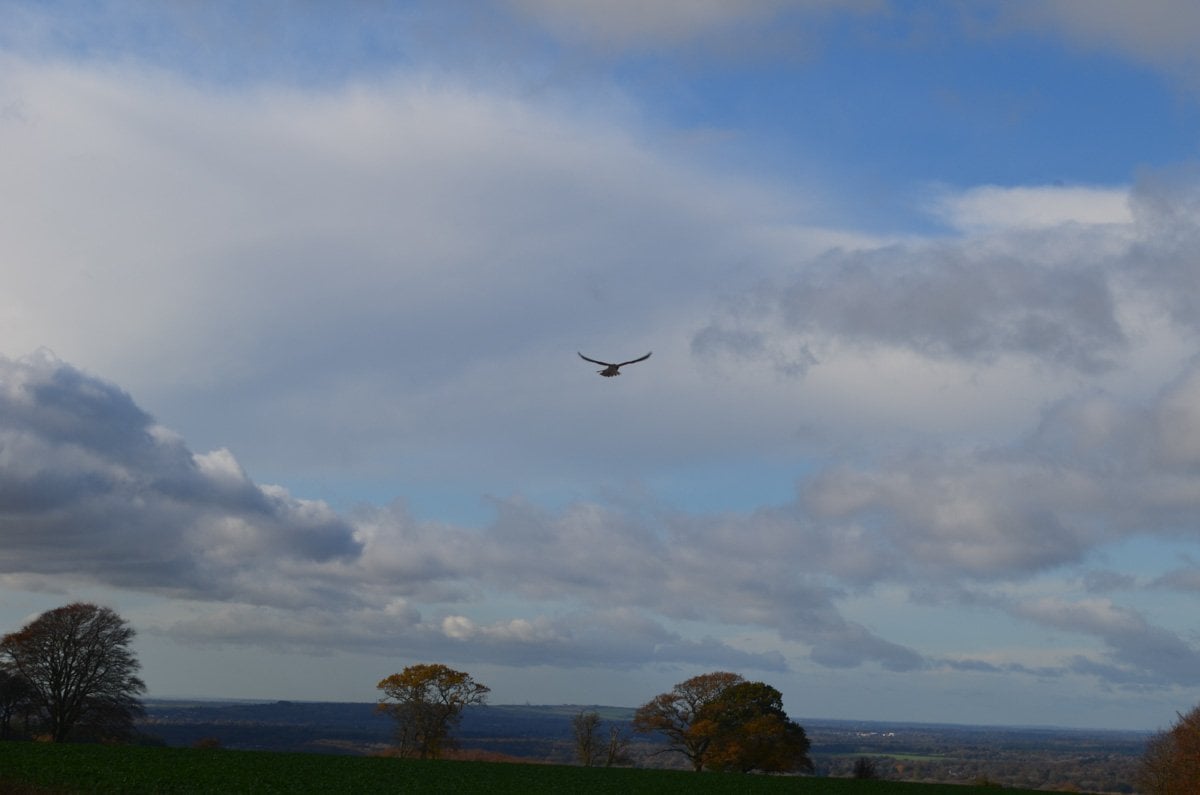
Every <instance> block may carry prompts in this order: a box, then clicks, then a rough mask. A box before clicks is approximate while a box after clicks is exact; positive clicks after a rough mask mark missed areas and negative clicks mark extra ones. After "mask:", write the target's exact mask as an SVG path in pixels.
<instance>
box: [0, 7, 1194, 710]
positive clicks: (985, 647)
mask: <svg viewBox="0 0 1200 795" xmlns="http://www.w3.org/2000/svg"><path fill="white" fill-rule="evenodd" d="M0 19H3V20H4V21H3V22H0V67H2V68H0V186H2V187H0V202H2V203H3V206H2V207H0V280H2V283H3V285H4V289H3V290H0V340H3V342H2V347H0V537H3V539H4V543H3V544H2V545H0V549H2V550H3V552H2V553H0V619H2V620H3V622H4V623H5V624H6V625H8V626H10V627H11V628H14V629H15V628H17V627H19V626H20V624H21V623H22V622H23V621H25V620H26V619H28V618H30V617H32V616H33V615H36V614H37V613H38V612H40V611H42V610H45V609H48V608H51V607H54V606H57V605H59V604H62V603H64V602H66V601H68V600H74V599H87V600H92V601H99V602H103V603H105V604H108V605H111V606H112V607H114V608H116V609H117V610H119V611H120V612H121V613H122V614H123V615H125V616H126V617H127V618H128V619H129V620H130V621H131V622H132V623H133V624H134V626H135V627H136V628H137V629H138V631H139V637H138V651H139V654H140V656H141V659H142V661H143V663H144V666H145V670H144V674H145V676H144V678H145V679H146V681H147V683H148V684H149V686H150V690H151V693H152V694H153V695H159V696H168V695H190V696H195V695H204V696H214V697H219V696H231V697H248V698H254V697H261V698H289V699H338V700H372V699H373V698H374V697H375V695H376V693H375V690H374V684H375V682H377V681H378V680H379V679H381V678H382V677H384V676H386V675H387V674H389V673H392V672H393V671H396V670H399V669H400V668H402V667H403V666H405V665H408V664H411V663H415V662H425V661H430V660H435V661H441V662H446V663H449V664H452V665H455V666H457V667H461V668H464V669H466V670H469V671H471V672H472V673H473V674H475V675H476V678H478V679H479V680H480V681H483V682H485V683H486V684H488V685H489V686H491V687H492V689H493V696H494V700H495V701H497V702H501V703H503V702H524V701H530V702H544V703H563V702H574V703H610V704H622V705H637V704H640V703H642V702H644V701H646V700H648V699H649V698H651V697H652V696H654V695H655V694H657V693H659V692H662V691H663V690H666V689H668V688H669V687H670V686H671V685H672V684H674V683H675V682H678V681H680V680H682V679H684V678H687V677H688V676H691V675H694V674H696V673H702V672H706V671H712V670H736V671H738V672H740V673H742V674H743V675H746V676H747V677H750V678H755V679H762V680H764V681H768V682H770V683H771V684H773V685H775V686H776V687H778V688H779V689H780V690H781V691H782V692H783V693H784V695H785V702H786V706H787V708H788V710H789V712H790V713H792V714H794V715H796V716H800V717H804V716H809V717H833V718H865V719H880V720H914V721H957V722H966V723H1019V724H1056V725H1072V726H1107V727H1118V728H1156V727H1161V726H1165V725H1168V724H1169V723H1170V722H1171V721H1172V720H1173V719H1174V717H1175V713H1176V711H1178V710H1183V709H1187V708H1190V707H1191V706H1192V705H1194V704H1195V703H1196V702H1197V701H1200V673H1198V672H1200V640H1198V634H1197V630H1198V625H1197V623H1196V619H1195V613H1196V611H1195V605H1196V599H1197V595H1198V594H1200V544H1198V543H1197V541H1198V540H1200V536H1198V532H1197V531H1198V528H1197V525H1196V520H1195V517H1196V516H1197V515H1198V513H1197V508H1198V507H1200V477H1198V476H1200V409H1197V408H1195V407H1196V406H1198V405H1200V359H1198V358H1197V341H1198V334H1200V276H1198V274H1200V270H1198V268H1197V265H1196V263H1195V260H1194V254H1193V252H1194V251H1195V250H1197V245H1196V244H1197V243H1200V240H1198V238H1200V198H1198V197H1200V170H1198V169H1197V165H1196V155H1197V142H1198V138H1197V135H1198V132H1200V93H1198V91H1200V86H1198V85H1197V84H1196V81H1195V78H1194V75H1195V74H1196V73H1197V71H1196V67H1197V66H1198V64H1197V63H1196V61H1195V56H1194V54H1193V52H1192V50H1193V49H1194V48H1193V47H1192V42H1194V41H1195V37H1196V34H1197V33H1200V11H1197V10H1196V9H1195V8H1194V7H1193V5H1192V4H1190V3H1184V2H1166V1H1165V0H1164V2H1155V3H1142V4H1138V5H1137V7H1136V9H1135V8H1133V5H1132V4H1125V3H1118V2H1113V3H1108V2H1094V3H1076V2H1070V1H1069V0H1058V1H1055V2H1037V3H1034V2H1028V3H1027V2H1005V3H987V2H981V3H974V4H970V5H964V4H959V3H902V2H886V1H884V0H880V1H879V2H866V1H861V2H839V0H824V1H823V2H809V3H801V2H788V1H787V0H763V2H727V3H719V2H712V3H707V2H694V1H692V2H666V1H665V0H664V2H661V3H654V4H647V3H635V2H618V1H617V0H610V1H609V2H599V0H596V2H588V1H587V0H580V1H579V2H574V3H555V2H548V0H494V1H492V2H488V1H485V0H480V1H479V2H475V3H461V4H446V3H435V2H429V3H423V2H413V3H338V4H333V3H329V4H323V3H301V2H293V3H287V2H278V3H205V4H195V3H132V2H115V1H114V2H107V3H99V4H97V3H87V4H83V3H73V2H62V3H20V2H3V3H0ZM650 350H652V351H654V355H653V357H652V358H651V359H650V360H649V361H647V362H645V363H641V364H637V365H632V366H630V367H629V368H627V369H626V370H625V371H624V372H623V374H622V375H621V377H620V378H613V379H601V378H598V377H597V376H596V374H595V372H594V371H595V369H596V368H595V367H593V366H592V365H589V364H587V363H586V362H582V361H580V360H579V359H578V357H576V352H577V351H583V352H584V353H586V354H587V355H589V356H593V357H596V358H600V359H609V358H612V359H617V360H623V359H628V358H634V357H636V356H640V355H641V354H643V353H645V352H646V351H650Z"/></svg>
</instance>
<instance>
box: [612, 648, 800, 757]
mask: <svg viewBox="0 0 1200 795" xmlns="http://www.w3.org/2000/svg"><path fill="white" fill-rule="evenodd" d="M633 725H634V728H635V729H637V730H638V731H639V732H658V733H659V734H662V735H663V736H664V737H666V738H667V742H668V744H669V746H670V747H669V750H671V751H674V752H676V753H679V754H682V755H683V756H684V757H686V758H687V759H688V760H689V761H690V762H691V763H692V767H693V768H694V769H695V770H697V771H700V770H703V769H704V768H705V767H708V768H711V769H713V770H730V771H740V772H744V773H746V772H750V771H752V770H758V771H762V772H772V773H774V772H784V771H796V770H812V761H811V760H810V759H809V758H808V749H809V741H808V737H807V735H806V734H805V733H804V729H803V728H802V727H800V726H799V725H798V724H796V723H795V722H794V721H792V720H790V719H789V718H788V716H787V714H786V713H784V711H783V696H782V695H781V694H780V692H779V691H778V690H776V689H775V688H773V687H771V686H770V685H767V684H764V683H763V682H747V681H746V680H745V679H743V678H742V677H741V676H740V675H738V674H734V673H729V672H727V671H715V672H713V673H710V674H701V675H700V676H694V677H692V678H691V679H688V680H686V681H684V682H680V683H679V684H677V685H675V687H674V688H672V690H671V692H669V693H662V694H660V695H657V696H655V697H654V698H653V699H651V700H650V701H648V702H647V703H645V704H643V705H642V706H641V707H639V708H638V710H637V712H636V713H635V714H634V718H633Z"/></svg>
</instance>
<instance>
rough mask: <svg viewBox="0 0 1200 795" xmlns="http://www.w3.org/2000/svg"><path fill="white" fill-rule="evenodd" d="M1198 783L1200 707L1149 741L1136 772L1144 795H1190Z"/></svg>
mask: <svg viewBox="0 0 1200 795" xmlns="http://www.w3.org/2000/svg"><path fill="white" fill-rule="evenodd" d="M1196 782H1200V706H1198V707H1195V708H1194V709H1192V711H1191V712H1189V713H1187V714H1186V715H1180V716H1179V720H1178V721H1176V723H1175V725H1174V726H1172V727H1171V728H1170V730H1168V731H1165V732H1159V733H1158V734H1155V735H1154V736H1153V737H1151V738H1150V741H1149V743H1147V746H1146V752H1145V753H1144V754H1143V755H1142V763H1141V768H1140V769H1139V771H1138V777H1137V785H1138V791H1140V792H1145V793H1147V795H1193V794H1194V793H1195V792H1196V786H1197V784H1196Z"/></svg>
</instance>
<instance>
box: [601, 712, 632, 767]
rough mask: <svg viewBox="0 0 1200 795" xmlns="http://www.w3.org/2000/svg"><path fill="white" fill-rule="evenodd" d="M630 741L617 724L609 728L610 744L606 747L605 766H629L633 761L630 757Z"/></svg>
mask: <svg viewBox="0 0 1200 795" xmlns="http://www.w3.org/2000/svg"><path fill="white" fill-rule="evenodd" d="M629 745H630V739H629V735H628V734H626V733H625V730H624V729H622V728H621V727H620V726H618V725H617V724H615V723H613V724H610V725H609V727H608V744H607V745H605V746H604V766H605V767H613V766H615V765H628V764H629V763H630V762H631V761H632V757H630V755H629Z"/></svg>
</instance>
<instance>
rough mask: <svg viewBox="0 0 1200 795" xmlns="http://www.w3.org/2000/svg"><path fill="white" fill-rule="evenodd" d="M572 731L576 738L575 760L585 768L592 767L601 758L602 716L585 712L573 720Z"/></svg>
mask: <svg viewBox="0 0 1200 795" xmlns="http://www.w3.org/2000/svg"><path fill="white" fill-rule="evenodd" d="M571 731H572V734H573V735H574V737H575V758H576V759H578V760H579V764H581V765H583V766H584V767H591V766H592V765H594V764H595V763H596V760H597V759H598V758H599V756H600V748H599V739H598V738H597V736H596V735H597V734H598V733H599V731H600V715H599V713H596V712H584V711H583V710H580V711H579V712H578V714H576V715H575V716H574V717H572V718H571Z"/></svg>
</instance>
